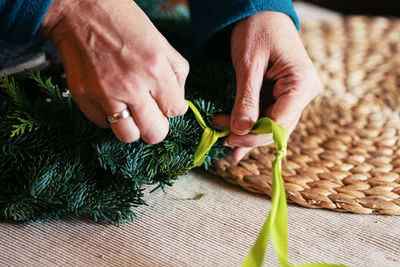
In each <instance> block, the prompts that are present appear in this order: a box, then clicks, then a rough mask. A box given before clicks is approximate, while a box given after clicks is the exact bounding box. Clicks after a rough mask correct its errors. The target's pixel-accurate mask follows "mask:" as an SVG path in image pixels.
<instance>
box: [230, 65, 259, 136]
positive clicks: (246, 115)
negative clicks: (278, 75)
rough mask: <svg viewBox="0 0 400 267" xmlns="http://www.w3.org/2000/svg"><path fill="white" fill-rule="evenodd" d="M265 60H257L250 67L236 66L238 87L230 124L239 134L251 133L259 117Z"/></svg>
mask: <svg viewBox="0 0 400 267" xmlns="http://www.w3.org/2000/svg"><path fill="white" fill-rule="evenodd" d="M265 61H266V59H264V60H263V61H255V62H254V65H251V67H250V68H244V67H236V83H237V89H236V98H235V103H234V106H233V109H232V116H231V122H230V125H231V130H232V132H233V133H235V134H237V135H244V134H247V133H249V132H250V130H251V128H252V127H253V125H254V123H255V122H256V121H257V119H258V116H259V99H260V90H261V86H262V82H263V79H264V71H265Z"/></svg>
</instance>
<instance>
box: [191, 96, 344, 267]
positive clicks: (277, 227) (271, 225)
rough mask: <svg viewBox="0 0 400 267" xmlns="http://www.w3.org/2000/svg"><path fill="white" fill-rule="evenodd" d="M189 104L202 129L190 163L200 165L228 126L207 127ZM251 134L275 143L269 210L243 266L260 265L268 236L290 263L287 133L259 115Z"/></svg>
mask: <svg viewBox="0 0 400 267" xmlns="http://www.w3.org/2000/svg"><path fill="white" fill-rule="evenodd" d="M187 102H188V104H189V107H190V108H191V110H192V111H193V113H194V116H195V117H196V119H197V121H198V122H199V124H200V126H201V127H202V128H203V129H204V132H203V134H202V136H201V140H200V143H199V147H198V148H197V150H196V152H195V153H194V156H193V161H194V166H196V167H197V166H201V165H202V164H203V162H204V160H205V158H206V156H207V153H208V152H209V151H210V149H211V147H212V146H213V145H214V144H215V142H217V140H218V138H220V137H225V136H228V135H230V134H231V133H232V131H231V130H226V131H223V132H221V131H217V130H214V129H211V128H209V127H208V126H207V125H206V123H205V122H204V120H203V118H202V117H201V114H200V112H199V111H198V109H197V108H196V107H195V105H193V103H192V102H190V101H187ZM250 133H252V134H269V133H272V137H273V139H274V143H275V149H276V151H275V153H274V155H275V161H274V163H273V164H272V194H271V202H272V204H271V210H270V212H269V214H268V217H267V219H266V221H265V223H264V225H263V227H262V228H261V231H260V233H259V234H258V237H257V239H256V241H255V243H254V245H253V247H252V248H251V250H250V252H249V254H248V255H247V257H246V259H245V260H244V262H243V264H242V266H243V267H258V266H262V263H263V261H264V256H265V252H266V250H267V247H268V241H269V239H271V242H272V245H273V247H274V249H275V251H276V254H277V255H278V258H279V262H280V264H281V266H284V267H286V266H291V265H290V264H289V263H288V259H287V257H288V244H287V236H288V234H287V233H288V231H287V201H286V193H285V186H284V183H283V179H282V174H281V173H282V159H284V158H285V156H286V147H287V141H288V138H289V134H288V132H287V130H286V129H285V128H283V127H282V126H279V125H277V124H276V123H275V122H274V121H272V120H271V119H269V118H261V119H259V120H258V121H257V122H256V124H255V125H254V127H253V129H252V130H251V131H250ZM293 266H296V267H336V266H344V265H336V264H327V263H310V264H299V265H293Z"/></svg>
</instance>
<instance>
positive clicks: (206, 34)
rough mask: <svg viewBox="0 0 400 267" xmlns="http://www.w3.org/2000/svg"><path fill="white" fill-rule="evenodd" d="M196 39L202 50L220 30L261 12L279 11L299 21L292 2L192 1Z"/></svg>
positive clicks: (248, 0)
mask: <svg viewBox="0 0 400 267" xmlns="http://www.w3.org/2000/svg"><path fill="white" fill-rule="evenodd" d="M189 3H190V9H191V16H192V23H193V28H194V32H195V38H196V42H197V45H198V47H199V48H200V50H203V49H204V48H205V47H206V45H207V44H208V42H209V41H210V39H211V38H212V37H213V35H214V34H215V33H217V32H218V31H219V30H221V29H223V28H225V27H226V26H228V25H231V24H233V23H235V22H236V21H239V20H241V19H244V18H246V17H249V16H251V15H254V14H256V13H258V12H261V11H279V12H282V13H285V14H287V15H288V16H289V17H291V18H292V20H293V22H294V24H295V25H296V28H297V29H299V20H298V18H297V15H296V12H295V10H294V7H293V3H292V1H291V0H190V1H189Z"/></svg>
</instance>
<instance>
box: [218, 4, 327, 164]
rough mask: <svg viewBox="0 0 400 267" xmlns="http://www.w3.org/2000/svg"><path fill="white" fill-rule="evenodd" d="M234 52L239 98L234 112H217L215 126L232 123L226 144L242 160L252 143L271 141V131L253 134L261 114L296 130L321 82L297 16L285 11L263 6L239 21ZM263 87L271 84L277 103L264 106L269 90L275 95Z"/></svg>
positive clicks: (235, 31) (290, 130)
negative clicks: (299, 27)
mask: <svg viewBox="0 0 400 267" xmlns="http://www.w3.org/2000/svg"><path fill="white" fill-rule="evenodd" d="M231 53H232V63H233V66H234V68H235V72H236V81H237V89H236V98H235V103H234V107H233V110H232V113H231V116H228V115H222V114H220V115H217V116H216V117H215V118H214V121H213V126H214V127H215V128H218V129H220V130H222V129H227V128H231V130H232V132H233V134H232V135H230V136H228V137H227V138H226V139H225V141H224V145H226V146H230V147H234V148H235V149H234V151H233V159H234V160H235V161H239V160H240V159H242V158H243V157H244V156H245V154H246V153H247V152H248V151H249V150H250V149H251V148H252V147H256V146H263V145H268V144H270V143H272V142H273V140H272V136H271V135H270V134H268V135H267V134H262V135H256V134H249V132H250V130H251V129H252V128H253V126H254V124H255V122H256V121H257V120H258V119H259V117H264V116H268V117H270V118H271V119H272V120H274V121H275V122H276V123H278V124H279V125H281V126H283V127H285V128H286V129H287V130H288V131H289V133H290V132H292V131H293V129H294V128H295V126H296V124H297V122H298V120H299V119H300V115H301V112H302V110H303V109H304V108H305V106H306V105H307V104H308V103H309V102H310V101H311V100H312V99H313V98H314V97H315V96H316V95H317V93H318V90H319V87H320V81H319V78H318V76H317V73H316V70H315V68H314V66H313V65H312V63H311V60H310V58H309V57H308V55H307V52H306V51H305V49H304V47H303V45H302V43H301V40H300V38H299V35H298V33H297V31H296V28H295V26H294V23H293V21H292V20H291V18H290V17H289V16H287V15H286V14H284V13H280V12H273V11H264V12H260V13H257V14H255V15H253V16H250V17H248V18H246V19H243V20H241V21H239V22H237V23H236V25H235V26H234V28H233V32H232V36H231ZM268 85H272V86H270V87H271V88H267V87H268ZM261 88H263V90H264V91H265V90H268V89H272V95H273V98H274V99H275V102H274V104H273V105H271V106H269V107H268V106H266V105H265V102H268V99H266V97H265V95H271V94H268V92H262V90H261ZM266 93H267V94H266ZM260 113H261V114H260Z"/></svg>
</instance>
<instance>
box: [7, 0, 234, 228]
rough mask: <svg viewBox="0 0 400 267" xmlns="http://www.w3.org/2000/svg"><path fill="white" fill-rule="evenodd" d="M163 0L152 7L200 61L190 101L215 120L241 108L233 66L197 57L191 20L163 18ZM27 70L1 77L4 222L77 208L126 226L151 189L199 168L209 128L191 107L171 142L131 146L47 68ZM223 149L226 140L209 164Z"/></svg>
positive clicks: (190, 82)
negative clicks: (87, 111)
mask: <svg viewBox="0 0 400 267" xmlns="http://www.w3.org/2000/svg"><path fill="white" fill-rule="evenodd" d="M144 2H148V1H144ZM155 2H157V3H156V4H154V5H153V6H151V5H148V6H147V7H146V8H147V10H146V11H147V12H148V13H150V14H153V17H152V18H153V21H154V22H155V24H156V26H157V27H158V29H159V30H160V31H161V32H162V33H163V34H164V35H165V36H167V38H168V39H169V41H170V42H171V43H172V44H173V45H174V46H175V47H178V49H179V47H181V48H184V49H183V50H182V49H180V50H181V53H182V54H183V55H184V56H185V57H186V58H187V59H188V60H189V62H191V63H192V64H191V66H192V71H191V73H190V75H189V77H188V79H187V83H186V98H187V99H189V100H191V101H192V102H193V103H194V104H195V106H196V107H197V108H198V109H199V111H200V113H201V115H202V116H203V118H204V119H205V121H206V123H207V124H208V125H209V123H210V121H211V119H212V117H213V116H214V115H215V114H216V113H219V112H229V111H230V110H231V108H232V103H233V100H234V92H235V76H234V71H233V69H232V67H231V66H230V64H220V63H208V64H205V65H204V64H203V65H201V64H198V62H196V57H195V56H194V55H195V53H194V48H193V45H191V44H192V38H191V36H192V32H191V27H190V22H189V20H188V19H187V17H185V16H184V17H182V16H180V17H179V18H177V16H176V12H175V15H173V16H172V15H171V16H169V15H165V13H163V14H164V15H157V16H156V15H154V14H160V13H157V12H155V11H154V10H156V9H155V7H159V6H160V3H162V2H163V1H155ZM175 11H176V10H175ZM178 11H179V10H178ZM172 13H174V12H172ZM178 13H179V12H178ZM177 28H179V30H177ZM28 76H29V79H27V80H24V81H22V82H16V81H15V79H14V78H12V77H7V76H3V77H1V78H0V220H15V221H23V222H29V221H37V220H39V221H47V220H49V219H51V218H59V217H60V216H61V215H63V214H74V215H76V216H90V217H92V218H93V219H94V220H96V221H98V220H102V221H107V222H110V223H113V224H117V225H119V224H121V223H124V222H126V221H132V220H133V218H134V216H135V213H134V211H133V210H132V207H137V206H138V205H142V204H145V202H144V200H143V198H142V197H143V194H144V193H146V192H147V191H148V190H149V189H144V188H145V187H147V186H148V185H153V190H155V189H157V188H161V189H164V188H165V186H169V185H172V183H173V182H174V181H175V180H176V179H177V178H178V177H179V176H181V175H184V174H186V173H187V172H188V171H189V170H190V169H191V168H192V167H193V154H194V152H195V150H196V148H197V146H198V144H199V142H200V138H201V134H202V132H203V130H202V128H201V127H200V125H199V124H198V122H197V121H196V119H195V118H194V116H193V114H192V112H191V111H190V110H189V111H188V112H187V113H186V114H185V115H184V116H180V117H175V118H171V119H169V125H170V129H169V133H168V135H167V137H166V138H165V140H164V141H163V142H161V143H159V144H156V145H149V144H146V143H144V142H143V141H141V140H139V141H136V142H134V143H130V144H126V143H123V142H120V141H119V140H118V139H116V137H115V136H114V135H113V133H112V132H111V130H110V129H100V128H98V127H97V126H95V125H94V124H92V123H91V122H90V121H89V120H88V119H87V118H86V117H85V116H84V115H83V114H82V113H81V111H80V110H79V108H78V106H77V104H76V103H75V102H74V101H73V99H72V98H71V96H70V94H68V92H67V91H66V88H60V87H59V86H58V85H57V84H56V83H53V82H52V80H51V78H43V77H42V75H40V73H39V72H36V73H34V72H29V73H28ZM224 150H225V148H224V147H223V146H222V145H221V144H220V143H218V142H217V143H216V144H215V145H214V146H213V147H212V149H211V150H210V152H209V154H208V155H207V157H206V160H205V166H206V167H207V164H209V163H210V161H211V160H212V159H213V158H219V157H222V156H223V154H224Z"/></svg>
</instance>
